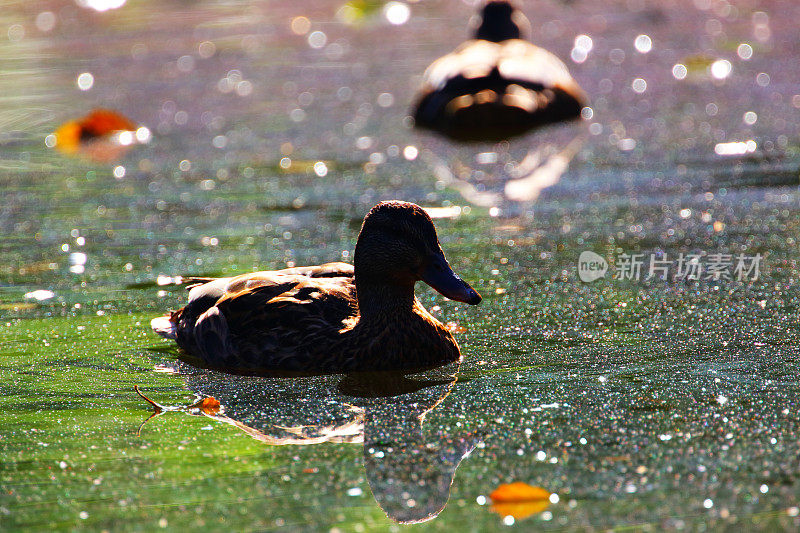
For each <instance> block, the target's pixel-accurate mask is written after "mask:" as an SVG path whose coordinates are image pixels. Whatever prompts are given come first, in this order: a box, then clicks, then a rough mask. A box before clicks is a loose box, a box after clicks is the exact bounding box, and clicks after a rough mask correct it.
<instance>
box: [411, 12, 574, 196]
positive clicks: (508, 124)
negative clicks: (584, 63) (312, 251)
mask: <svg viewBox="0 0 800 533" xmlns="http://www.w3.org/2000/svg"><path fill="white" fill-rule="evenodd" d="M476 21H477V24H475V27H476V30H475V33H474V36H473V38H472V39H470V40H467V41H466V42H464V43H463V44H462V45H461V46H459V47H458V48H457V49H456V50H455V51H453V52H452V53H449V54H447V55H444V56H442V57H441V58H439V59H437V60H436V61H434V62H433V63H432V64H431V65H430V66H429V67H428V68H427V70H426V71H425V74H424V84H423V87H422V89H421V90H420V92H419V95H418V96H417V99H416V102H415V104H414V106H413V109H412V114H413V116H414V121H415V126H416V127H417V128H418V129H422V130H428V131H431V132H434V133H435V134H438V135H439V136H440V137H444V138H446V139H448V140H450V141H456V142H457V143H471V144H467V145H466V148H460V149H459V148H455V147H447V148H446V150H445V151H446V152H450V153H453V152H455V154H457V155H455V157H448V158H447V159H455V161H451V162H450V163H448V162H446V161H445V160H444V159H443V158H442V157H441V156H439V155H436V154H435V153H434V151H433V150H424V151H423V154H422V155H423V159H425V160H427V162H428V164H429V165H430V166H431V167H432V170H433V172H434V174H435V175H436V177H437V179H438V181H439V182H440V183H441V184H443V185H444V186H447V187H450V188H451V189H455V190H456V191H458V192H459V193H460V194H461V196H463V197H464V199H466V200H467V201H468V202H470V203H472V204H474V205H480V206H485V207H495V206H499V205H501V204H502V203H504V202H506V201H510V202H534V201H536V200H537V199H538V197H539V194H540V193H541V191H542V190H544V189H545V188H547V187H550V186H552V185H554V184H556V183H557V182H558V181H559V180H560V179H561V177H562V175H563V174H564V173H565V172H566V170H567V169H568V167H569V163H570V162H571V160H572V159H573V157H574V156H575V155H576V154H577V152H578V151H579V149H580V148H581V146H582V145H583V142H584V141H585V134H583V133H579V134H578V135H577V136H575V133H574V131H572V132H553V131H550V132H549V135H548V136H547V138H548V139H549V141H547V142H543V141H542V140H541V138H539V139H538V142H537V146H535V147H530V146H529V145H527V144H526V145H523V141H522V140H520V141H517V144H518V146H516V147H515V148H514V150H513V152H512V150H510V148H511V145H510V143H509V142H508V141H509V139H512V138H515V137H518V138H521V137H522V136H523V135H525V134H527V133H529V132H531V131H532V130H535V129H541V128H543V127H545V126H549V125H553V124H556V123H560V122H566V121H572V120H575V119H578V118H579V116H580V115H581V110H582V108H583V107H584V106H585V105H586V95H585V94H584V92H583V90H582V89H581V88H580V87H579V86H578V84H577V82H576V81H575V80H574V79H573V78H572V76H571V75H570V73H569V70H568V68H567V66H566V65H565V64H564V63H563V62H562V61H561V60H560V59H558V58H557V57H556V56H555V55H553V54H551V53H550V52H548V51H547V50H545V49H543V48H540V47H538V46H536V45H534V44H533V43H531V42H529V41H528V40H527V36H528V35H529V34H530V30H531V25H530V22H529V21H528V19H527V18H526V17H525V15H524V14H523V13H522V11H520V9H518V7H517V5H516V4H515V3H514V2H510V1H507V0H486V1H485V2H483V6H482V8H481V12H480V15H479V16H477V17H476ZM475 143H483V144H484V145H483V146H480V147H479V148H477V149H476V145H475ZM431 145H432V146H436V143H435V142H434V143H431ZM462 146H463V145H462ZM471 159H474V163H473V164H471V163H470V160H471ZM492 169H494V170H492Z"/></svg>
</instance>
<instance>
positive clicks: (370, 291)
mask: <svg viewBox="0 0 800 533" xmlns="http://www.w3.org/2000/svg"><path fill="white" fill-rule="evenodd" d="M356 295H357V297H358V310H359V314H360V315H361V320H360V322H361V323H362V324H365V325H366V324H373V323H379V322H387V321H393V322H394V321H397V319H398V318H402V317H403V316H410V315H411V314H412V313H413V312H414V283H413V282H407V283H403V284H398V283H391V284H390V283H380V282H375V281H364V280H359V279H358V275H356Z"/></svg>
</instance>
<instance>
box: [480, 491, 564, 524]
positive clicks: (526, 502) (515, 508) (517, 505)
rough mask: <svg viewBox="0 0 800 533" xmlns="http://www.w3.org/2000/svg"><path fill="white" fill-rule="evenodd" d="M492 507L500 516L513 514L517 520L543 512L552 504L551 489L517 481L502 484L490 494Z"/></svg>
mask: <svg viewBox="0 0 800 533" xmlns="http://www.w3.org/2000/svg"><path fill="white" fill-rule="evenodd" d="M489 498H491V499H492V502H493V504H492V506H491V507H490V509H491V510H492V511H493V512H495V513H497V514H499V515H500V516H513V517H514V518H515V519H517V520H522V519H524V518H528V517H529V516H531V515H534V514H537V513H541V512H542V511H544V510H545V509H547V507H549V505H550V491H548V490H545V489H543V488H541V487H534V486H532V485H528V484H527V483H523V482H521V481H516V482H514V483H506V484H503V485H500V486H499V487H497V489H495V491H494V492H492V493H491V494H490V495H489Z"/></svg>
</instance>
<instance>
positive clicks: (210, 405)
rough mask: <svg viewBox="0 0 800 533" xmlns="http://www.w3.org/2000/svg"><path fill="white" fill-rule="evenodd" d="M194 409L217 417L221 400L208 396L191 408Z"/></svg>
mask: <svg viewBox="0 0 800 533" xmlns="http://www.w3.org/2000/svg"><path fill="white" fill-rule="evenodd" d="M190 407H191V408H194V409H200V410H201V411H203V412H204V413H206V414H209V415H215V414H217V413H218V412H219V409H220V403H219V400H217V399H216V398H214V397H213V396H208V397H207V398H203V399H202V400H200V401H199V402H197V403H195V404H193V405H191V406H190Z"/></svg>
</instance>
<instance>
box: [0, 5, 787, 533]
mask: <svg viewBox="0 0 800 533" xmlns="http://www.w3.org/2000/svg"><path fill="white" fill-rule="evenodd" d="M102 3H103V2H95V1H89V0H86V1H82V2H79V3H73V2H69V1H56V0H43V1H40V2H16V3H15V2H6V3H4V5H3V8H2V10H0V30H2V31H0V41H2V42H3V46H2V49H0V68H1V69H2V76H0V94H2V96H0V98H1V99H2V100H1V101H2V106H0V187H2V201H1V202H0V229H1V230H2V235H3V238H2V239H0V252H2V253H1V254H0V331H2V336H0V376H1V379H0V391H1V392H2V397H3V401H4V409H3V411H4V412H3V416H2V417H0V489H2V490H0V529H3V530H43V529H52V528H55V529H90V530H117V529H126V530H153V529H157V528H167V529H176V530H177V529H183V528H185V527H204V528H208V529H211V530H219V529H223V528H225V529H230V530H273V529H281V528H289V529H295V530H325V531H327V530H330V531H336V530H338V531H368V530H376V531H382V530H391V531H399V530H401V529H404V528H406V527H409V526H407V525H405V524H409V523H415V522H423V523H424V525H423V526H415V527H424V528H426V529H440V530H464V531H469V530H471V531H487V530H502V529H506V528H509V527H511V528H513V527H518V528H521V529H533V528H536V529H544V530H547V529H559V530H564V529H566V530H587V529H589V530H595V529H608V528H628V527H635V528H641V529H646V530H658V529H664V528H667V529H683V528H686V529H691V530H700V529H702V528H706V527H708V528H712V529H733V528H746V529H747V530H768V531H773V530H775V529H796V528H798V527H800V521H799V520H798V515H800V511H798V506H799V505H800V502H799V501H798V500H800V498H799V496H800V479H799V478H800V461H798V457H800V417H799V416H798V405H799V404H800V380H799V378H800V372H799V371H798V362H799V361H800V350H798V341H800V324H799V323H798V306H800V288H798V283H797V280H798V263H797V252H796V250H797V246H798V239H800V211H798V200H799V199H800V198H798V197H799V196H800V195H799V193H798V172H799V169H800V150H799V149H798V148H799V145H798V133H800V131H798V129H800V120H798V119H799V118H800V85H798V83H797V80H798V79H800V63H798V62H797V60H796V58H797V56H798V53H800V39H798V38H797V37H798V33H797V27H796V24H795V21H796V20H797V19H798V17H799V16H800V4H797V3H795V2H792V1H790V0H785V1H777V0H742V1H737V0H728V1H725V0H691V1H690V0H685V1H680V2H674V3H663V2H655V1H652V2H651V1H649V0H625V1H623V0H604V1H591V2H590V1H584V0H573V1H566V0H564V1H556V0H542V1H541V2H535V3H534V2H529V3H526V5H525V6H524V10H525V12H526V13H527V15H528V17H529V18H530V19H531V21H532V26H533V40H534V42H536V43H537V44H541V45H542V46H545V47H547V48H548V49H549V50H551V51H552V52H554V53H555V54H557V55H558V56H559V57H561V58H563V59H565V60H566V61H567V63H568V65H569V67H570V70H571V72H572V74H573V76H574V77H575V78H576V80H577V81H578V82H579V83H580V84H581V86H582V87H583V88H584V89H585V90H586V92H587V93H588V94H589V96H590V104H589V105H590V108H591V111H589V110H585V113H584V115H585V119H584V120H583V121H581V122H579V123H576V124H571V125H565V126H561V127H554V128H551V129H550V130H548V131H544V132H539V133H534V134H532V135H530V136H527V137H524V138H523V139H521V140H518V141H516V142H515V143H512V144H511V145H509V146H505V145H501V146H494V145H474V146H468V147H453V146H450V145H449V144H448V143H447V142H445V141H442V140H439V139H437V138H435V137H432V136H430V135H423V134H420V133H418V132H416V131H415V130H413V129H411V128H410V127H409V122H408V120H407V116H408V113H409V106H410V104H411V102H412V100H413V96H414V92H415V91H416V90H417V88H418V87H419V85H420V83H421V74H422V72H423V71H424V69H425V67H426V66H427V65H428V64H429V63H430V62H431V61H432V60H433V59H435V58H436V57H438V56H440V55H442V54H444V53H447V52H449V51H450V50H452V49H453V48H454V47H455V46H457V45H458V44H459V43H460V42H461V41H462V40H463V39H464V38H465V37H466V36H467V35H468V30H467V29H466V28H467V25H468V22H469V19H470V17H471V16H472V15H473V14H474V12H475V10H476V7H475V6H474V5H471V4H470V3H469V2H412V3H408V4H404V3H397V2H389V4H387V5H384V4H383V3H382V2H351V3H350V4H342V3H337V2H311V1H308V0H299V1H295V2H275V1H272V2H266V1H264V2H261V1H258V2H237V1H231V2H202V1H201V2H183V1H179V0H163V1H160V2H154V1H149V0H129V1H128V2H127V3H124V2H122V1H121V0H118V1H117V2H116V3H118V4H124V5H122V6H121V7H118V8H116V9H110V10H108V11H103V12H100V11H96V10H95V9H93V8H91V6H92V5H98V4H102ZM108 3H114V2H108ZM108 3H107V4H108ZM667 4H668V5H667ZM398 6H400V7H398ZM403 6H405V7H408V8H409V9H410V13H409V14H410V17H409V18H408V19H407V20H405V15H404V14H403V13H404V12H405V10H404V9H403ZM392 9H393V10H394V11H392ZM389 19H391V20H392V21H393V22H395V23H398V24H393V23H392V22H390V20H389ZM580 36H588V37H589V38H590V40H589V41H587V40H586V38H583V37H581V38H579V37H580ZM570 58H572V59H570ZM98 107H102V108H111V109H115V110H117V111H119V112H121V113H123V114H124V115H126V116H128V117H130V118H131V119H132V120H134V121H135V122H136V123H139V124H143V125H146V126H147V127H148V128H149V129H150V130H151V132H152V137H153V138H152V140H151V142H150V143H148V144H146V145H142V146H136V147H134V148H133V149H132V150H130V151H129V152H128V153H127V154H125V155H124V156H122V157H121V158H119V159H118V160H115V161H113V162H110V163H109V162H105V163H99V162H93V161H91V160H88V159H86V158H81V157H69V156H67V155H64V154H61V153H59V152H57V151H55V150H52V149H50V148H47V146H46V145H45V138H46V136H47V135H48V134H50V133H51V132H53V131H54V130H55V129H56V128H57V127H58V125H59V124H61V123H63V122H65V121H67V120H70V119H74V118H76V117H79V116H81V115H84V114H85V113H86V112H88V111H89V110H90V109H92V108H98ZM575 138H578V139H580V142H579V143H577V144H576V145H573V148H570V149H569V150H568V151H569V158H568V161H569V166H568V169H567V170H566V171H564V172H561V171H559V172H555V173H551V174H550V175H548V176H547V179H545V180H544V181H541V180H539V181H538V182H537V183H535V184H532V185H531V187H535V188H536V192H535V194H532V195H531V198H530V199H535V200H536V201H535V202H533V201H528V202H514V201H511V200H510V199H509V198H504V197H503V192H504V188H503V186H502V180H504V179H506V178H505V177H503V175H504V173H505V172H506V171H507V170H508V169H509V168H512V167H514V166H515V165H516V164H517V163H518V162H519V161H520V160H521V159H522V158H523V157H524V156H525V154H526V153H528V155H532V157H534V158H535V157H538V156H542V157H548V156H549V155H550V156H551V155H552V154H555V153H563V152H559V151H560V150H562V151H563V150H564V149H565V148H564V146H566V145H567V144H568V143H570V142H571V140H573V139H575ZM478 154H483V155H478ZM498 154H499V155H498ZM495 159H497V160H498V161H499V163H497V164H493V161H495ZM506 163H511V165H510V166H508V165H506ZM534 181H536V180H534ZM498 182H499V184H498ZM465 183H466V184H468V185H469V186H470V187H468V188H465V187H464V184H465ZM545 185H546V186H547V187H545ZM476 194H478V196H479V197H476ZM394 198H398V199H403V200H408V201H413V202H416V203H419V204H420V205H423V206H425V207H439V208H442V207H444V208H449V209H446V210H440V211H439V213H438V214H440V215H444V216H442V217H441V218H438V219H436V221H435V222H436V225H437V228H438V231H439V236H440V239H441V241H442V246H443V248H444V250H445V252H446V254H447V255H448V258H449V260H450V262H451V264H452V266H453V268H454V270H455V271H456V272H457V273H459V274H460V275H461V276H462V277H463V278H464V279H465V280H467V281H469V282H470V283H471V284H472V285H473V286H474V287H475V288H476V290H478V291H479V292H480V293H481V294H482V295H483V296H484V301H483V302H482V303H481V305H479V306H477V307H475V308H472V307H470V308H469V309H468V308H467V306H465V305H463V304H459V303H457V302H452V301H447V300H445V299H444V298H443V297H441V296H439V295H438V294H436V293H434V292H433V291H432V290H430V289H429V288H428V287H427V286H422V285H421V284H420V285H419V286H418V288H417V292H418V296H419V298H420V299H421V301H422V302H423V303H424V304H425V306H426V307H427V308H428V309H431V310H432V312H433V313H434V314H435V316H437V318H439V319H440V320H442V321H443V322H446V323H451V327H452V328H453V330H454V331H456V337H457V339H458V341H459V343H460V345H461V348H462V353H463V355H464V361H463V363H461V365H460V366H459V367H455V368H452V367H445V368H443V369H440V370H438V371H435V372H432V373H430V374H426V375H416V376H407V377H402V376H389V377H387V376H383V377H380V378H377V377H375V378H370V379H361V378H358V377H353V376H348V377H343V376H327V377H309V378H297V379H281V378H269V377H247V376H230V375H226V374H221V373H217V372H213V371H209V370H201V369H196V368H194V367H192V366H191V365H188V364H186V363H181V362H180V361H178V355H179V353H178V351H177V350H176V348H175V347H174V345H173V344H172V343H171V342H168V341H165V340H162V339H160V338H158V337H157V336H156V335H154V334H153V333H152V332H151V331H150V328H149V322H150V319H152V318H153V317H156V316H158V315H160V314H161V313H162V312H163V311H164V310H166V309H170V308H172V309H175V308H177V307H179V306H180V305H181V303H182V302H183V301H184V299H185V291H184V289H183V288H182V287H179V286H175V285H171V284H168V283H166V282H167V281H168V279H167V278H169V277H172V276H176V275H204V276H215V275H230V274H233V273H240V272H249V271H252V270H264V269H277V268H285V267H286V266H287V265H305V264H313V263H318V262H325V261H336V260H349V258H351V257H352V255H351V254H352V250H353V246H354V244H355V237H356V235H357V232H358V229H359V227H360V223H361V220H362V218H363V216H364V214H365V213H366V212H367V210H368V209H369V208H370V207H371V206H372V205H374V204H375V203H376V202H377V201H379V200H385V199H394ZM487 198H488V200H487ZM585 251H591V252H594V253H595V254H597V255H596V256H588V255H585V256H584V258H586V260H587V261H590V262H591V261H593V262H594V263H596V265H597V268H602V266H603V262H606V263H607V268H608V271H607V272H606V275H605V276H604V277H601V278H600V279H596V280H594V281H591V282H582V281H581V277H580V276H581V274H584V275H585V274H587V273H589V271H588V270H586V269H584V270H581V271H579V265H578V263H579V256H580V255H581V253H582V252H585ZM637 254H639V255H637ZM681 254H683V255H681ZM681 257H682V259H679V258H681ZM637 261H641V264H640V267H639V268H640V269H641V270H640V271H637V270H636V265H637V264H639V263H637ZM651 261H653V263H652V264H653V265H655V266H656V267H657V266H661V267H662V268H663V269H665V270H666V269H669V272H668V273H667V276H666V278H667V279H661V277H663V276H659V275H658V274H664V273H666V271H665V270H655V271H654V272H655V274H656V275H655V276H653V277H648V276H647V274H648V271H649V268H650V265H651ZM659 261H660V262H659ZM587 264H588V263H587ZM715 265H716V266H715ZM720 265H721V266H722V267H724V268H721V266H720ZM756 267H757V270H756ZM587 268H588V267H587ZM679 268H680V269H682V270H683V273H684V274H686V273H687V272H689V273H690V275H684V276H682V277H676V274H678V269H679ZM691 269H695V270H694V272H695V273H697V270H696V269H702V271H700V275H699V278H700V279H692V278H693V276H692V275H691V272H690V270H691ZM615 272H616V273H617V274H618V276H617V277H616V278H614V277H612V274H614V273H615ZM714 272H717V274H716V275H715V274H714ZM728 278H730V279H728ZM37 291H38V292H37ZM376 384H380V385H381V386H377V387H376ZM135 386H138V388H139V389H140V390H141V392H142V394H144V395H145V396H147V397H148V398H150V399H151V400H153V401H154V402H157V403H158V404H162V405H165V406H168V408H167V409H161V410H156V413H157V414H158V416H155V417H153V418H152V419H150V420H147V419H148V417H149V416H150V415H151V414H153V406H151V405H150V404H149V403H148V402H147V401H146V400H145V399H144V398H142V397H140V396H139V395H138V394H137V392H136V391H135V390H134V387H135ZM207 397H213V398H214V399H216V400H217V401H218V402H219V406H216V404H214V402H210V403H209V402H206V403H203V402H202V400H203V399H204V398H207ZM198 402H199V403H198ZM145 420H147V421H146V422H145ZM143 422H145V423H144V424H143ZM515 481H521V482H525V483H528V484H530V485H532V486H536V487H541V488H543V489H545V490H546V491H548V492H550V493H552V496H551V497H550V499H549V500H546V501H539V502H533V503H531V502H528V503H527V504H523V505H521V506H519V507H517V508H514V509H509V508H503V507H502V506H498V505H492V501H491V499H490V498H489V494H490V493H491V492H492V491H493V490H495V489H496V488H497V487H498V486H499V485H501V484H504V483H510V482H515Z"/></svg>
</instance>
